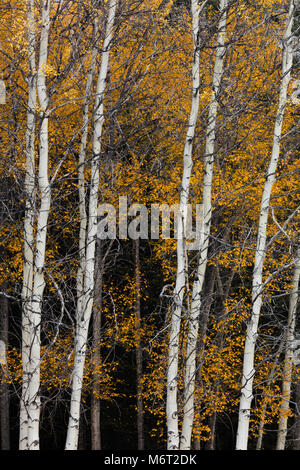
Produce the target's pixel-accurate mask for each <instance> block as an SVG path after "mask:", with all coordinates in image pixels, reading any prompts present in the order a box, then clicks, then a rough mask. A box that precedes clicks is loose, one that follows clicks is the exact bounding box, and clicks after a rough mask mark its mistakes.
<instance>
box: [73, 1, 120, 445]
mask: <svg viewBox="0 0 300 470" xmlns="http://www.w3.org/2000/svg"><path fill="white" fill-rule="evenodd" d="M117 3H118V2H117V0H110V2H109V5H108V18H107V23H106V31H105V37H104V41H103V47H102V57H101V65H100V71H99V76H98V81H97V91H96V99H95V108H94V134H93V150H92V151H93V154H92V158H91V180H90V196H89V208H88V227H87V232H86V246H85V266H84V267H85V269H84V292H83V300H82V302H83V304H82V311H81V312H78V317H77V326H76V337H75V352H74V369H73V376H72V395H71V405H70V415H69V424H68V431H67V439H66V445H65V448H66V450H75V449H77V445H78V431H79V419H80V402H81V392H82V381H83V371H84V363H85V355H86V346H87V337H88V328H89V323H90V318H91V313H92V308H93V299H94V274H95V248H96V237H97V215H98V189H99V162H100V152H101V139H102V129H103V124H104V105H103V101H104V96H105V86H106V78H107V73H108V66H109V52H110V48H111V43H112V38H113V27H114V21H115V15H116V9H117Z"/></svg>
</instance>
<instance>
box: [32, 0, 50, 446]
mask: <svg viewBox="0 0 300 470" xmlns="http://www.w3.org/2000/svg"><path fill="white" fill-rule="evenodd" d="M50 3H51V2H50V0H44V2H43V5H42V25H41V26H42V30H41V36H40V53H39V67H38V73H37V92H38V98H39V105H40V109H41V125H40V133H39V157H40V161H39V192H40V208H39V212H38V220H37V231H36V250H35V259H34V277H33V292H32V304H31V312H30V380H29V394H28V449H29V450H39V422H40V396H39V388H40V328H41V311H42V300H43V292H44V288H45V280H44V265H45V252H46V239H47V225H48V215H49V210H50V202H51V190H50V185H49V180H48V119H49V116H48V104H49V103H48V96H47V90H46V72H45V68H46V66H47V61H48V39H49V27H50Z"/></svg>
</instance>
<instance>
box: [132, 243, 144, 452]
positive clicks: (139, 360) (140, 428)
mask: <svg viewBox="0 0 300 470" xmlns="http://www.w3.org/2000/svg"><path fill="white" fill-rule="evenodd" d="M134 258H135V338H136V346H135V348H136V350H135V351H136V384H137V386H136V391H137V399H136V402H137V432H138V450H144V447H145V439H144V409H143V408H144V407H143V385H142V377H143V350H142V344H141V276H140V241H139V239H137V240H134Z"/></svg>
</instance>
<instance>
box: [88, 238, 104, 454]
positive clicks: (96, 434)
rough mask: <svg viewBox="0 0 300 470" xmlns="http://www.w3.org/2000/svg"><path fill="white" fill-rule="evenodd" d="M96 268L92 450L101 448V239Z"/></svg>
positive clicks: (102, 270) (102, 268) (98, 244)
mask: <svg viewBox="0 0 300 470" xmlns="http://www.w3.org/2000/svg"><path fill="white" fill-rule="evenodd" d="M96 260H97V269H96V280H95V300H94V308H93V364H94V367H95V372H94V378H95V379H96V380H95V382H93V387H92V397H91V438H92V450H101V427H100V423H101V420H100V404H101V402H100V397H99V395H100V385H99V377H98V374H97V369H98V367H99V365H100V364H101V345H100V341H101V314H102V293H103V272H104V266H103V256H102V241H101V240H97V255H96Z"/></svg>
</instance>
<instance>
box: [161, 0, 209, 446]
mask: <svg viewBox="0 0 300 470" xmlns="http://www.w3.org/2000/svg"><path fill="white" fill-rule="evenodd" d="M206 3H207V2H204V3H203V4H202V7H199V5H198V0H192V2H191V12H192V35H193V65H192V80H193V88H192V105H191V111H190V116H189V122H188V130H187V134H186V140H185V146H184V153H183V176H182V180H181V188H180V210H179V214H178V240H177V275H176V284H175V289H174V294H173V299H174V307H173V312H172V318H171V331H170V340H169V357H168V373H167V409H166V413H167V427H168V437H167V441H168V442H167V445H168V449H175V450H176V449H179V429H178V404H177V380H178V377H177V375H178V349H179V332H180V324H181V315H182V309H183V301H184V290H185V283H186V271H187V266H186V247H185V230H186V227H185V224H186V216H187V207H188V201H189V189H190V179H191V172H192V167H193V160H192V150H193V141H194V136H195V129H196V124H197V117H198V109H199V88H200V75H199V66H200V50H199V17H200V13H201V10H202V9H203V7H204V6H205V4H206Z"/></svg>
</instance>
